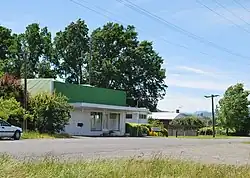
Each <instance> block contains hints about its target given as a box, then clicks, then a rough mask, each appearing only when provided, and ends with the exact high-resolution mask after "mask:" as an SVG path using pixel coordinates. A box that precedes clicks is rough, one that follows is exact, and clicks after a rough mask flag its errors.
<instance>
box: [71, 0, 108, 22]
mask: <svg viewBox="0 0 250 178" xmlns="http://www.w3.org/2000/svg"><path fill="white" fill-rule="evenodd" d="M69 1H71V2H73V3H74V4H77V5H78V6H81V7H83V8H85V9H88V10H90V11H92V12H95V13H97V14H99V15H101V16H105V17H106V18H108V19H110V20H112V19H111V18H110V17H109V16H107V15H105V14H102V13H100V12H98V11H96V10H95V9H92V8H89V7H88V6H85V5H83V4H82V3H79V2H77V1H74V0H69Z"/></svg>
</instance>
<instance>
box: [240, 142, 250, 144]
mask: <svg viewBox="0 0 250 178" xmlns="http://www.w3.org/2000/svg"><path fill="white" fill-rule="evenodd" d="M242 143H244V144H250V142H242Z"/></svg>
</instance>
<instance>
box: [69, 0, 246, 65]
mask: <svg viewBox="0 0 250 178" xmlns="http://www.w3.org/2000/svg"><path fill="white" fill-rule="evenodd" d="M70 1H71V2H73V3H75V4H76V5H79V6H81V7H83V8H85V9H88V10H90V11H92V12H95V13H97V14H99V15H101V16H104V17H106V18H108V19H110V20H113V21H116V22H118V23H121V24H125V25H128V23H124V22H122V21H119V20H117V19H114V18H111V17H109V16H108V15H106V14H103V13H101V12H99V11H96V10H94V9H92V8H90V7H88V6H86V5H83V4H82V3H79V2H76V1H74V0H70ZM81 1H83V2H85V3H89V2H87V1H85V0H81ZM93 6H94V7H95V8H98V9H100V10H102V11H105V12H107V13H109V14H111V15H116V14H114V13H112V12H110V11H108V10H106V9H103V8H101V7H99V6H97V5H93ZM136 29H137V30H138V31H141V32H144V31H143V30H142V29H140V28H136ZM156 38H159V39H160V40H162V41H163V42H165V43H167V44H170V45H172V46H176V47H179V48H183V49H186V50H188V51H191V50H192V49H191V48H189V47H187V46H186V45H183V44H178V43H174V42H171V41H169V40H167V39H165V38H164V37H156ZM196 52H198V53H200V54H202V55H205V56H209V57H211V58H210V59H213V60H218V57H216V56H213V55H211V54H209V53H206V52H203V51H196ZM227 62H233V61H227ZM249 64H250V63H249Z"/></svg>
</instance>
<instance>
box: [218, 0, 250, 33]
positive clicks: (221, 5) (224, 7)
mask: <svg viewBox="0 0 250 178" xmlns="http://www.w3.org/2000/svg"><path fill="white" fill-rule="evenodd" d="M213 1H214V2H215V3H216V4H217V5H219V6H220V7H221V8H223V9H225V10H226V11H227V12H229V13H230V14H232V15H233V16H234V17H236V18H238V19H240V20H241V21H242V22H244V23H246V24H247V25H250V24H249V23H248V22H247V21H245V20H244V19H243V18H241V17H240V16H238V15H237V14H235V13H234V12H232V11H230V10H229V9H228V8H226V6H224V5H223V4H221V3H220V2H218V1H217V0H213ZM247 31H248V30H247ZM248 33H250V32H249V31H248Z"/></svg>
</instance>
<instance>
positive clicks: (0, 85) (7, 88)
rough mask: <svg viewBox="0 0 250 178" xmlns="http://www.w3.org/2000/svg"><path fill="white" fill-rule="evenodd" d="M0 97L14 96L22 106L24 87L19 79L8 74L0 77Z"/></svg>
mask: <svg viewBox="0 0 250 178" xmlns="http://www.w3.org/2000/svg"><path fill="white" fill-rule="evenodd" d="M0 97H3V98H4V99H10V98H15V99H16V101H18V102H20V103H21V106H24V89H23V86H22V85H21V82H20V80H18V79H16V78H15V77H14V76H12V75H9V74H4V75H3V76H2V77H1V78H0Z"/></svg>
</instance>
